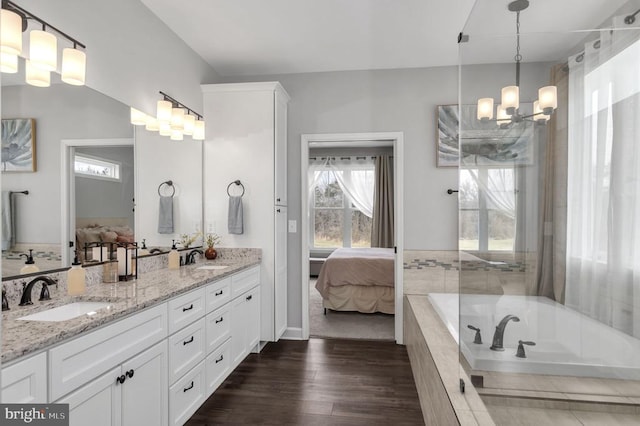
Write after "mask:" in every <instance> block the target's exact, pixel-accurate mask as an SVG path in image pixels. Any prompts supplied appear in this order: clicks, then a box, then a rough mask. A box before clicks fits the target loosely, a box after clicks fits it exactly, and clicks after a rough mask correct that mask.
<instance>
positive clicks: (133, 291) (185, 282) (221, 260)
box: [1, 249, 261, 364]
mask: <svg viewBox="0 0 640 426" xmlns="http://www.w3.org/2000/svg"><path fill="white" fill-rule="evenodd" d="M219 254H220V255H219V257H218V258H217V259H215V260H213V261H209V260H207V261H206V262H205V260H204V259H198V261H197V263H196V264H195V265H189V266H183V267H181V268H180V269H177V270H169V269H164V268H162V266H163V265H166V255H159V256H152V257H149V258H144V259H141V260H140V266H139V268H140V269H139V273H138V279H137V280H130V281H120V282H118V283H114V284H105V283H102V266H101V265H99V266H95V267H88V268H86V271H87V280H86V282H87V291H86V293H85V294H84V295H82V296H67V294H66V293H67V292H66V272H59V273H54V274H48V275H49V276H51V277H54V278H55V277H57V278H58V279H59V280H58V285H57V286H50V293H51V300H49V301H45V302H40V301H38V295H39V291H40V285H39V284H37V285H36V286H35V287H34V289H33V292H32V300H33V303H34V304H33V305H31V306H26V307H23V306H18V302H19V299H20V294H21V292H22V281H23V280H13V281H7V282H4V283H3V286H4V287H5V288H6V289H7V296H8V299H9V306H10V310H9V311H5V312H3V313H2V359H1V360H2V363H3V364H4V363H6V362H9V361H12V360H14V359H16V358H19V357H21V356H23V355H27V354H30V353H33V352H35V351H38V350H40V349H43V348H46V347H48V346H51V345H54V344H57V343H60V342H61V341H63V340H65V339H68V338H71V337H74V336H77V335H79V334H80V333H83V332H85V331H88V330H92V329H95V328H97V327H100V326H102V325H104V324H106V323H109V322H111V321H115V320H118V319H121V318H123V317H125V316H127V315H129V314H132V313H135V312H137V311H139V310H142V309H144V308H147V307H150V306H153V305H156V304H158V303H161V302H163V301H165V300H168V299H170V298H172V297H175V296H177V295H180V294H182V293H185V292H188V291H190V290H193V289H195V288H197V287H199V286H202V285H205V284H206V283H208V282H211V281H212V280H215V279H219V278H223V277H226V276H229V275H231V274H233V273H236V272H238V271H241V270H243V269H247V268H249V267H251V266H253V265H257V264H259V263H260V261H261V251H260V249H220V251H219ZM162 257H164V258H165V259H164V260H163V259H162ZM147 261H148V262H149V264H147V265H145V262H147ZM209 264H211V265H216V264H217V265H228V267H227V268H225V269H219V270H203V269H197V268H198V267H200V266H202V265H209ZM143 271H145V272H143ZM78 301H104V302H109V303H110V304H111V306H110V308H108V309H101V310H99V311H97V313H96V314H95V315H93V316H90V317H89V316H86V315H85V316H80V317H77V318H74V319H71V320H68V321H61V322H40V321H22V320H18V319H17V318H20V317H23V316H26V315H30V314H33V313H36V312H39V311H43V310H47V309H51V308H54V307H57V306H61V305H65V304H68V303H72V302H78Z"/></svg>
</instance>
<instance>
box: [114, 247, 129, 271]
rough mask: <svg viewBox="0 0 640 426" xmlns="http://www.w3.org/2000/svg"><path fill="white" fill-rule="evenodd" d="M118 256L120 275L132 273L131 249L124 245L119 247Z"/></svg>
mask: <svg viewBox="0 0 640 426" xmlns="http://www.w3.org/2000/svg"><path fill="white" fill-rule="evenodd" d="M117 258H118V275H131V251H130V250H127V249H125V248H124V247H118V251H117ZM125 267H126V269H125Z"/></svg>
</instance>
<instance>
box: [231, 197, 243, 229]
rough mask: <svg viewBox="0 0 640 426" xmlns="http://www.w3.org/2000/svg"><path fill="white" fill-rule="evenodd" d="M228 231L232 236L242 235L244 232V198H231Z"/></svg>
mask: <svg viewBox="0 0 640 426" xmlns="http://www.w3.org/2000/svg"><path fill="white" fill-rule="evenodd" d="M227 222H228V230H229V233H230V234H242V233H243V232H244V229H243V228H244V227H243V224H242V222H243V218H242V197H237V196H232V197H229V217H228V220H227Z"/></svg>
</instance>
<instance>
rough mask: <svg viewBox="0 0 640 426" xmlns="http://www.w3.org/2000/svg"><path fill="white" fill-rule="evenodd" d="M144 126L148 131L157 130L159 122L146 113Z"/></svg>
mask: <svg viewBox="0 0 640 426" xmlns="http://www.w3.org/2000/svg"><path fill="white" fill-rule="evenodd" d="M144 128H145V129H147V130H148V131H150V132H157V131H158V130H160V123H158V119H157V118H155V117H151V116H149V115H147V122H146V123H145V126H144Z"/></svg>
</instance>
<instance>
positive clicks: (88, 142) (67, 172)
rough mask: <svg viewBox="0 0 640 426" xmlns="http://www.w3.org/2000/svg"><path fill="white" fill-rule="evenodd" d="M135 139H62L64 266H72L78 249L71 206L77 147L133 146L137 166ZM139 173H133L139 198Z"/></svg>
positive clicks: (61, 239)
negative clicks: (75, 251) (70, 243)
mask: <svg viewBox="0 0 640 426" xmlns="http://www.w3.org/2000/svg"><path fill="white" fill-rule="evenodd" d="M134 140H135V139H134V138H120V139H62V140H61V146H60V179H61V185H60V188H61V193H60V201H61V203H60V204H61V208H62V211H61V214H60V217H61V224H60V230H61V235H60V241H61V243H62V250H61V251H62V264H63V265H71V261H72V260H73V258H72V255H71V253H72V252H73V251H74V250H75V249H77V248H78V247H75V229H72V227H71V223H74V224H75V222H76V209H75V204H74V205H73V208H72V206H71V203H72V201H75V199H76V191H75V189H76V188H75V179H74V177H75V173H74V172H73V168H72V167H71V165H72V164H73V156H74V154H75V148H76V147H85V146H133V147H134V149H133V164H134V165H135V164H136V150H135V144H134ZM137 180H138V179H137V172H136V171H135V170H134V172H133V193H134V198H137V197H136V195H137V192H136V191H137V190H138V182H137ZM137 222H138V215H137V214H134V229H137V227H138V223H137ZM69 241H73V242H74V247H69Z"/></svg>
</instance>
